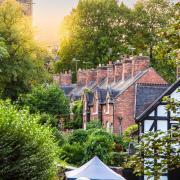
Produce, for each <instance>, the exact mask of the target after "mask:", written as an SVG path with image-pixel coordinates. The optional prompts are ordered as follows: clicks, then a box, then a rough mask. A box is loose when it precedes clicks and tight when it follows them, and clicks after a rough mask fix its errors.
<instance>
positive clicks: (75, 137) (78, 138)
mask: <svg viewBox="0 0 180 180" xmlns="http://www.w3.org/2000/svg"><path fill="white" fill-rule="evenodd" d="M87 138H88V134H87V131H85V130H83V129H77V130H74V131H73V132H72V134H71V135H70V136H69V140H68V141H69V143H70V144H73V143H80V144H83V143H84V142H86V141H87Z"/></svg>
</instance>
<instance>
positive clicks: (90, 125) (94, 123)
mask: <svg viewBox="0 0 180 180" xmlns="http://www.w3.org/2000/svg"><path fill="white" fill-rule="evenodd" d="M100 128H102V125H101V121H100V120H98V119H96V120H92V121H90V122H88V123H87V130H88V129H100Z"/></svg>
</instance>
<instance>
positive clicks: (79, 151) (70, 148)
mask: <svg viewBox="0 0 180 180" xmlns="http://www.w3.org/2000/svg"><path fill="white" fill-rule="evenodd" d="M83 157H84V151H83V146H82V145H81V144H79V143H74V144H65V145H64V146H63V147H62V148H61V151H60V159H61V160H63V161H65V162H67V163H69V164H72V165H81V163H82V160H83Z"/></svg>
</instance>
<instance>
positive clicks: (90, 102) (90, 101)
mask: <svg viewBox="0 0 180 180" xmlns="http://www.w3.org/2000/svg"><path fill="white" fill-rule="evenodd" d="M86 98H87V103H88V106H92V105H93V98H94V94H93V93H87V94H86Z"/></svg>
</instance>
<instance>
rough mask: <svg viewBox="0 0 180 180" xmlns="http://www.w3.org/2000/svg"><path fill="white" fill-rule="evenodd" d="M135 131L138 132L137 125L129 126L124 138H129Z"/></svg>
mask: <svg viewBox="0 0 180 180" xmlns="http://www.w3.org/2000/svg"><path fill="white" fill-rule="evenodd" d="M137 130H138V125H137V124H134V125H131V126H129V127H128V128H127V129H126V130H125V131H124V136H126V137H130V136H131V134H132V133H133V132H134V131H137Z"/></svg>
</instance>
